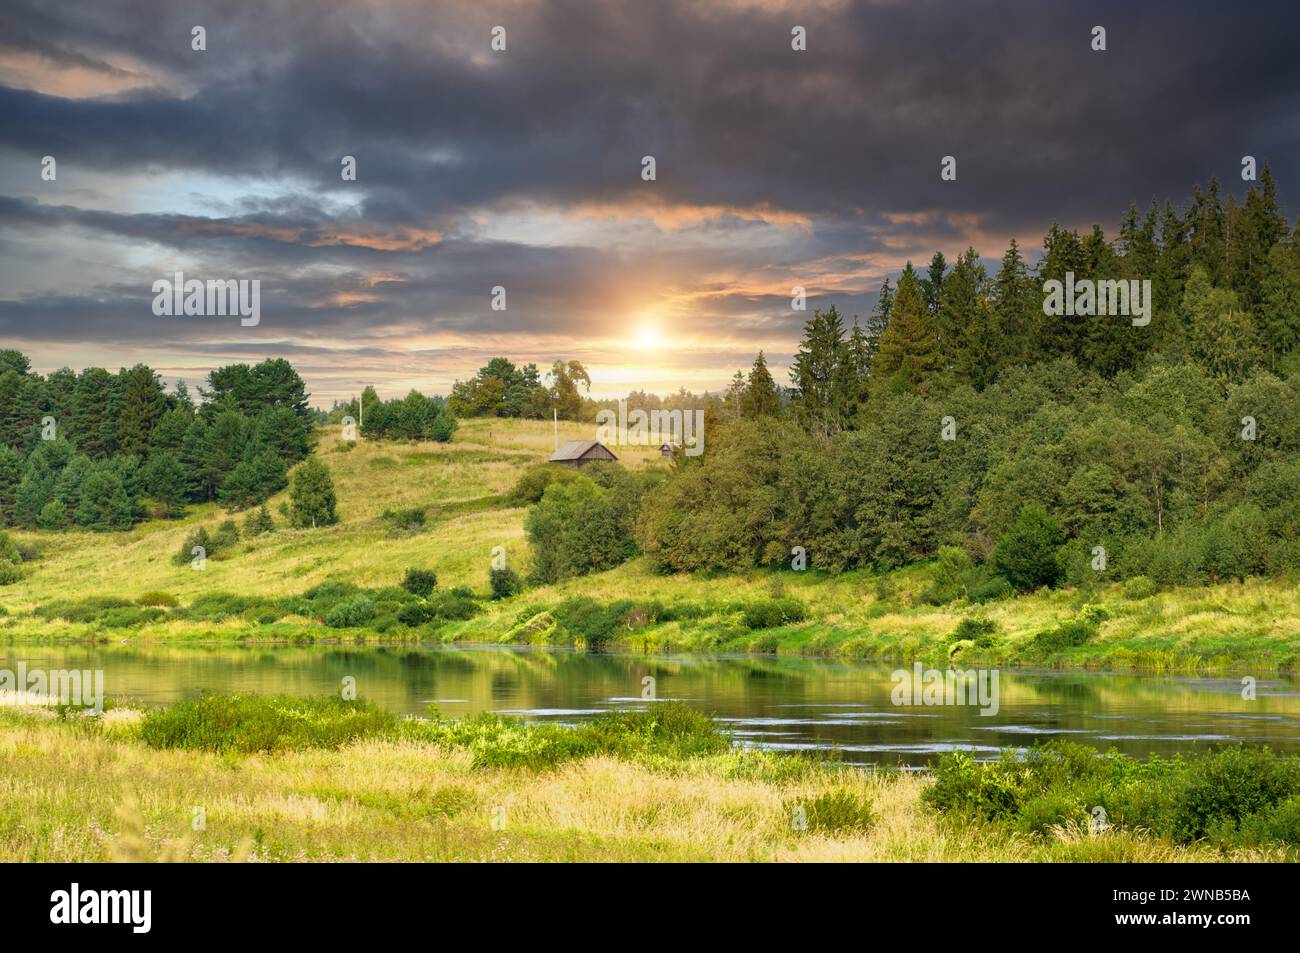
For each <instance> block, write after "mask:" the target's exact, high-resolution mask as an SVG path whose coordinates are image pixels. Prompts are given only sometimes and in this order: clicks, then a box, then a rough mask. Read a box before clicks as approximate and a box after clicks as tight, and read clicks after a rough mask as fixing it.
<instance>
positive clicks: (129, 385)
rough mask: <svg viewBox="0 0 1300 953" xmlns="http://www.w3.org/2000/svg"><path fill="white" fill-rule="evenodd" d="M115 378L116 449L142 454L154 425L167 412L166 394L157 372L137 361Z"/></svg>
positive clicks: (146, 448)
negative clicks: (118, 400) (118, 409)
mask: <svg viewBox="0 0 1300 953" xmlns="http://www.w3.org/2000/svg"><path fill="white" fill-rule="evenodd" d="M119 377H120V381H121V383H120V386H121V390H122V403H121V412H120V414H119V416H118V420H117V449H118V451H119V452H121V453H134V454H137V455H140V456H143V455H144V454H145V452H146V451H147V450H148V449H149V446H150V443H151V440H152V437H153V432H154V428H155V427H157V426H158V421H159V420H161V419H162V416H163V414H164V413H166V411H167V397H166V395H165V394H164V393H163V389H162V383H161V381H159V379H158V375H157V374H156V373H154V371H153V370H152V369H151V368H148V367H146V366H145V365H143V364H137V365H136V366H135V367H133V368H131V369H130V370H129V371H125V372H123V373H122V374H121V375H119Z"/></svg>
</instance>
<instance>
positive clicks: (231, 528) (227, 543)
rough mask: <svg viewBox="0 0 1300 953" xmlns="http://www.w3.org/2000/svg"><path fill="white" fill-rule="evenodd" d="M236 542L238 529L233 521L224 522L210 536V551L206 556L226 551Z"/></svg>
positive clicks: (237, 540)
mask: <svg viewBox="0 0 1300 953" xmlns="http://www.w3.org/2000/svg"><path fill="white" fill-rule="evenodd" d="M237 542H239V527H238V526H237V525H236V523H235V521H234V520H224V521H223V522H222V523H221V525H219V526H218V527H217V531H216V532H215V533H213V534H212V551H211V552H209V553H208V555H209V556H211V555H213V554H214V553H219V552H223V551H225V550H228V549H230V547H232V546H234V545H235V543H237Z"/></svg>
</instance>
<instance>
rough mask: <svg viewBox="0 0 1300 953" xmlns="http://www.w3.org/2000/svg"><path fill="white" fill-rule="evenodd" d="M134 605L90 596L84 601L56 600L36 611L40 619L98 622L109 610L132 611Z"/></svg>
mask: <svg viewBox="0 0 1300 953" xmlns="http://www.w3.org/2000/svg"><path fill="white" fill-rule="evenodd" d="M132 608H135V603H133V602H131V601H130V600H129V599H119V598H118V597H116V596H90V597H89V598H86V599H72V600H63V599H60V600H56V601H54V602H47V603H46V604H45V605H43V606H40V607H39V608H37V609H36V615H37V616H38V617H40V618H42V619H63V620H64V621H66V622H98V621H99V620H100V619H101V617H102V616H103V615H104V613H106V612H108V611H109V610H110V609H132Z"/></svg>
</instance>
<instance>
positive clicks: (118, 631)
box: [0, 419, 1300, 673]
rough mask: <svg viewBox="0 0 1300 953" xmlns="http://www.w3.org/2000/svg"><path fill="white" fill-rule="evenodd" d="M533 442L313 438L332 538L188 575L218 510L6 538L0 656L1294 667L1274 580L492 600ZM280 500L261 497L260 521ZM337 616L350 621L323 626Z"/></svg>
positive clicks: (643, 576) (225, 559)
mask: <svg viewBox="0 0 1300 953" xmlns="http://www.w3.org/2000/svg"><path fill="white" fill-rule="evenodd" d="M587 429H589V428H587ZM583 435H584V428H580V427H579V426H578V425H576V424H565V425H562V426H561V434H560V438H561V439H569V438H576V437H580V436H583ZM551 440H552V437H551V433H550V427H549V425H544V424H542V423H538V422H531V421H507V420H495V419H493V420H487V419H477V420H468V421H465V422H464V425H463V427H462V428H461V430H460V431H459V432H458V433H457V437H456V441H455V442H454V443H452V444H449V445H444V444H392V443H373V442H365V443H362V444H361V445H359V446H357V447H356V448H355V449H352V450H350V451H347V452H343V451H341V450H340V449H339V448H340V444H339V443H338V441H337V434H336V433H334V432H332V431H327V432H326V433H325V434H324V435H323V437H322V440H321V445H320V449H319V453H320V459H321V460H323V461H324V462H325V463H326V464H327V466H328V467H329V469H330V471H331V474H332V476H333V479H334V481H335V485H336V488H337V492H338V498H339V503H338V509H339V514H340V517H341V521H340V523H339V524H338V525H336V526H331V527H327V528H323V529H316V530H291V529H287V528H285V527H284V526H283V521H282V520H281V521H280V522H281V525H280V527H279V528H278V529H277V530H276V531H275V532H273V533H270V534H267V535H262V536H256V537H252V538H250V539H245V540H242V541H240V542H238V543H236V544H235V545H234V546H232V547H230V548H228V549H226V550H223V551H222V552H220V553H219V554H217V555H216V556H215V557H214V558H211V559H209V560H208V563H207V567H206V569H204V570H203V571H202V572H196V571H194V570H192V569H191V568H190V567H189V566H188V565H179V566H178V565H177V564H176V563H175V562H174V560H173V557H174V556H175V554H176V553H177V551H178V549H179V548H180V547H181V545H182V543H183V541H184V540H185V538H186V536H187V535H188V534H189V533H190V532H191V531H192V530H194V529H195V528H196V527H199V526H206V527H215V525H216V524H217V523H218V522H219V521H221V520H222V519H224V518H225V514H223V513H222V512H221V511H220V510H219V509H218V508H217V507H216V506H215V505H209V506H200V507H194V508H192V509H191V510H190V512H189V513H188V514H187V515H186V516H185V517H184V518H183V519H180V520H175V521H158V520H155V521H150V522H146V523H143V524H140V525H139V526H137V527H135V528H134V529H133V530H131V531H130V532H127V533H117V534H96V533H86V532H65V533H38V532H32V533H23V532H15V533H14V534H13V535H14V536H15V538H16V539H17V540H18V541H19V543H20V544H21V545H22V546H23V548H24V549H25V550H26V552H27V555H28V556H29V559H28V560H27V561H26V562H25V563H24V576H23V578H22V579H21V580H20V581H19V582H18V583H16V584H14V585H10V586H4V587H0V638H6V637H7V638H10V639H13V640H17V641H41V640H85V639H103V640H113V641H121V640H131V639H160V640H190V641H261V642H283V641H296V640H309V641H310V640H343V641H353V640H374V639H382V640H391V641H403V640H417V639H420V640H427V639H433V640H443V641H462V642H531V643H538V644H556V645H579V646H593V645H622V646H626V647H630V648H635V649H638V650H643V649H644V650H651V651H660V650H663V651H668V650H671V651H722V652H737V651H743V652H782V653H803V654H813V655H830V656H847V657H854V658H863V659H873V660H881V661H890V662H893V661H902V662H910V661H912V660H914V659H920V660H923V661H926V662H928V663H942V662H945V661H947V660H948V659H953V660H954V661H958V662H960V663H962V664H972V665H973V664H986V665H1003V666H1011V665H1046V666H1069V667H1100V668H1112V669H1118V670H1126V669H1138V670H1155V671H1188V672H1191V671H1228V670H1242V671H1248V672H1252V673H1261V672H1269V671H1277V670H1283V671H1294V670H1297V669H1300V588H1297V587H1296V586H1295V585H1294V584H1292V583H1291V582H1288V581H1286V580H1262V579H1252V580H1248V581H1246V582H1244V583H1225V584H1221V585H1215V586H1207V587H1199V588H1192V589H1177V590H1171V591H1166V592H1156V591H1152V589H1150V588H1146V587H1142V586H1140V585H1139V586H1134V585H1131V584H1130V585H1127V586H1122V585H1111V586H1106V587H1099V588H1097V589H1093V590H1089V591H1081V590H1069V589H1067V590H1060V591H1044V592H1040V593H1037V594H1032V595H1022V596H1016V597H1011V598H1006V599H1002V600H998V601H994V602H989V603H985V604H982V605H973V604H968V603H964V602H955V603H950V604H948V605H942V606H934V605H928V604H926V603H925V601H924V598H923V594H924V593H925V591H926V589H927V587H928V586H929V585H930V570H929V567H927V566H914V567H909V568H908V569H905V570H900V571H898V572H894V573H890V574H887V575H881V576H878V575H873V574H870V573H866V572H853V573H845V574H842V575H838V576H829V575H825V574H821V573H816V572H799V573H796V572H793V571H785V572H754V573H749V574H745V575H726V576H713V577H710V576H660V575H656V574H655V573H653V572H652V571H651V570H650V568H649V567H648V565H647V564H646V561H645V560H643V559H639V560H633V561H631V562H629V563H627V564H625V565H623V566H621V567H619V568H617V569H614V570H612V571H609V572H605V573H601V574H599V575H595V576H590V577H586V578H581V579H573V580H569V581H566V582H564V583H561V584H558V585H553V586H544V587H540V588H535V589H530V590H527V591H525V592H523V593H521V594H520V595H517V596H513V597H511V598H508V599H504V600H500V601H494V600H492V599H491V598H490V589H489V585H488V569H489V565H490V560H491V558H492V553H493V549H494V547H498V546H500V547H504V549H505V552H506V556H507V560H508V563H509V565H510V566H512V567H513V568H515V569H516V570H517V571H519V572H520V573H522V574H524V575H526V574H527V572H528V569H529V557H528V550H527V546H526V544H525V537H524V531H523V517H524V512H525V511H524V509H522V508H520V507H517V506H513V505H512V504H511V502H510V498H509V493H508V491H509V489H510V488H511V487H512V486H513V485H514V483H515V482H516V481H517V480H518V478H519V476H520V474H522V473H523V472H524V470H525V469H526V468H527V467H528V466H529V465H531V464H533V463H536V462H537V461H538V460H540V459H543V458H544V457H545V455H546V453H547V452H548V451H549V449H550V445H551ZM619 453H620V456H621V458H622V462H623V463H624V464H626V465H628V466H631V467H640V466H659V465H662V464H661V463H660V461H659V460H658V457H657V454H656V452H655V451H654V449H653V448H633V449H630V450H620V451H619ZM279 502H281V501H280V500H279V499H274V500H272V501H271V509H272V511H273V512H274V511H275V509H276V507H277V505H278V504H279ZM412 511H418V513H419V514H420V517H419V520H420V521H419V522H413V521H412V519H411V518H410V516H409V514H410V513H411V512H412ZM277 518H278V517H277ZM412 566H414V567H421V568H431V569H435V570H436V571H437V574H438V579H439V588H438V593H437V594H436V596H435V597H432V598H431V599H425V600H414V601H419V602H421V603H422V605H421V607H417V608H406V609H405V614H404V612H403V606H409V604H410V603H412V601H413V599H412V597H410V595H409V594H407V593H405V592H404V591H403V590H401V589H400V588H399V587H398V583H399V582H400V580H401V579H402V577H403V574H404V573H405V571H406V569H407V568H408V567H412ZM348 600H353V601H354V602H357V603H358V604H357V605H354V606H352V607H351V608H350V609H348V610H344V609H340V608H339V607H340V605H342V603H344V602H346V601H348ZM366 602H369V604H370V605H369V608H367V607H366V605H365V603H366ZM1094 607H1096V608H1094ZM334 610H338V611H334ZM352 610H356V611H352ZM332 612H333V614H332V615H331V613H332ZM358 620H361V621H358ZM967 620H969V621H967ZM963 622H966V626H965V628H962V629H960V630H959V627H960V626H962V624H963Z"/></svg>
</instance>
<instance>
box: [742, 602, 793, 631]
mask: <svg viewBox="0 0 1300 953" xmlns="http://www.w3.org/2000/svg"><path fill="white" fill-rule="evenodd" d="M743 615H744V623H745V628H747V629H771V628H775V627H776V626H780V625H790V624H792V623H795V622H802V621H803V620H804V619H806V618H807V617H808V610H807V609H805V608H804V605H803V603H802V602H800V601H799V600H798V599H794V598H791V597H788V596H787V597H786V598H783V599H764V600H761V601H759V602H751V603H750V604H748V605H747V606H745V611H744V613H743Z"/></svg>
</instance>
